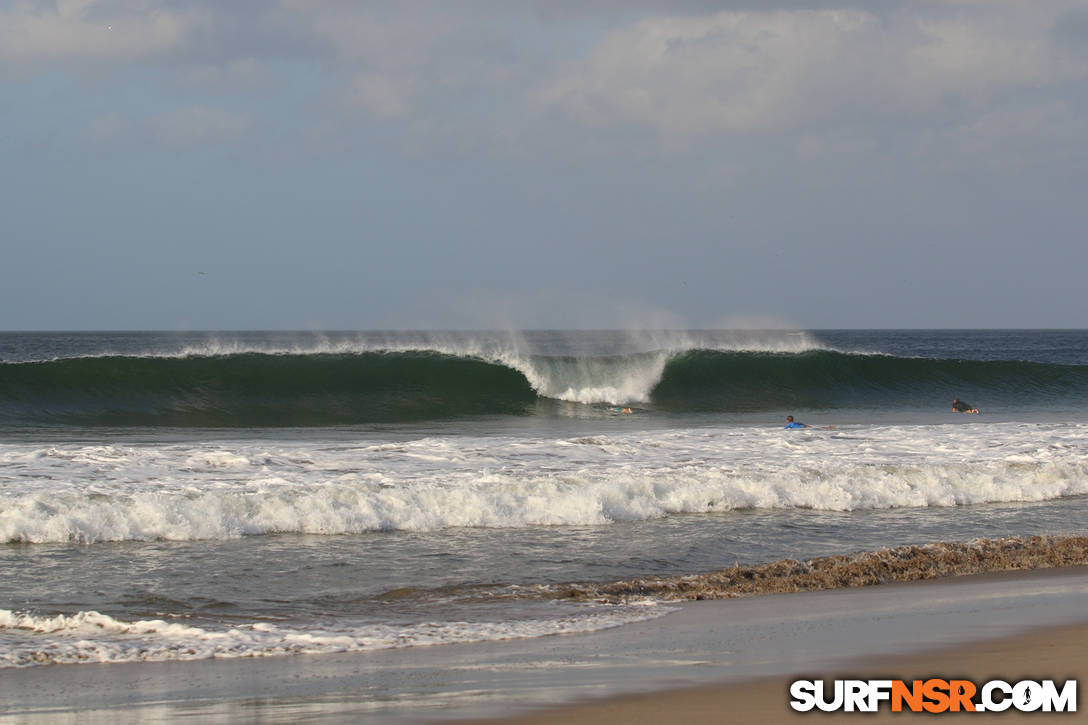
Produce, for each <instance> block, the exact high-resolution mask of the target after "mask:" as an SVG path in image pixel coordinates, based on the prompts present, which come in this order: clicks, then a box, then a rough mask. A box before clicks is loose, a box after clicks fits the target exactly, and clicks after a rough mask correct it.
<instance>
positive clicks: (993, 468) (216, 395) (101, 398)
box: [0, 330, 1088, 668]
mask: <svg viewBox="0 0 1088 725" xmlns="http://www.w3.org/2000/svg"><path fill="white" fill-rule="evenodd" d="M953 396H958V397H960V398H962V399H964V400H967V401H969V402H970V403H971V404H972V405H975V406H977V407H978V408H980V409H981V411H982V413H981V414H980V415H962V414H955V413H952V412H951V410H950V408H951V400H952V397H953ZM627 410H629V411H630V412H626V411H627ZM787 414H793V415H795V416H796V417H797V418H798V419H800V420H802V421H805V422H807V423H810V424H812V425H813V426H814V427H813V428H809V429H805V430H802V431H786V430H783V428H782V425H783V422H784V418H785V416H786V415H787ZM1086 522H1088V332H1086V331H1064V330H1063V331H761V332H738V331H658V332H648V331H642V332H616V331H605V332H558V331H550V332H523V333H498V332H463V333H417V332H412V333H409V332H383V333H321V334H316V333H227V332H224V333H190V334H175V333H72V334H61V333H7V334H0V544H2V545H0V573H2V574H3V576H2V577H0V668H5V667H32V666H60V665H70V666H78V665H79V664H80V663H87V662H139V661H148V662H152V661H168V660H191V659H202V658H210V657H217V658H223V657H252V656H291V655H295V654H302V653H318V654H319V653H333V652H351V651H367V650H374V649H380V648H389V647H420V646H427V645H441V644H444V643H451V642H463V641H477V640H487V639H505V638H513V637H538V636H543V635H549V634H558V633H576V632H586V631H592V630H595V629H601V628H606V627H616V626H622V625H624V624H625V623H629V622H633V621H638V620H642V619H646V618H650V617H657V616H662V615H665V614H667V613H668V612H669V611H671V605H668V604H665V603H660V602H655V601H652V600H645V601H631V602H627V603H625V604H601V603H594V602H577V603H575V602H566V601H561V600H556V599H554V598H552V597H549V596H547V594H548V593H549V592H551V591H554V590H556V589H557V588H561V587H562V586H564V585H566V584H570V583H577V582H589V581H593V582H607V581H613V580H617V579H623V578H629V577H638V576H645V575H651V574H659V575H667V574H688V573H696V572H703V571H709V570H713V569H717V568H722V567H726V566H732V565H733V564H734V563H740V564H760V563H765V562H769V561H773V560H776V559H780V558H784V557H793V558H798V559H807V558H811V557H815V556H822V555H828V554H848V553H854V552H859V551H868V550H874V549H880V548H883V547H889V546H896V545H901V544H917V543H929V542H940V541H962V540H968V539H972V538H976V537H1000V536H1012V535H1034V534H1083V533H1084V532H1085V529H1086Z"/></svg>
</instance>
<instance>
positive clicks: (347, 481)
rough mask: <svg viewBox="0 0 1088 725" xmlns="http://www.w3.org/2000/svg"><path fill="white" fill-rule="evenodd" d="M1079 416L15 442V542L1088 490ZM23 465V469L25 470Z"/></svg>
mask: <svg viewBox="0 0 1088 725" xmlns="http://www.w3.org/2000/svg"><path fill="white" fill-rule="evenodd" d="M1085 435H1086V431H1085V429H1084V428H1083V427H1077V426H1050V427H1033V426H1015V425H994V426H977V427H975V428H971V429H969V430H968V429H965V428H964V427H963V426H945V427H942V426H932V427H927V426H918V427H899V428H894V429H882V430H876V431H858V430H850V431H835V432H833V433H828V434H826V435H820V436H817V435H811V436H809V435H807V434H803V433H802V434H799V435H798V434H795V435H792V436H790V435H783V433H782V431H780V430H766V429H763V430H760V429H750V430H736V431H728V432H721V431H713V430H705V429H700V430H689V431H681V430H672V431H669V432H668V433H667V434H653V433H645V434H637V435H636V434H632V435H627V436H616V437H610V436H603V435H599V436H594V437H592V438H573V439H569V440H543V441H532V440H528V439H510V438H488V439H470V438H457V439H453V438H424V439H418V440H415V441H407V442H386V443H375V444H373V445H352V446H348V447H343V446H337V445H329V446H328V447H325V448H313V447H306V446H305V445H304V444H298V445H295V446H293V447H290V448H286V449H284V448H275V447H272V446H268V445H267V444H263V443H260V442H257V443H247V444H240V445H238V446H235V447H231V448H226V447H223V446H220V445H213V446H201V445H198V444H194V445H187V446H150V447H148V446H133V447H118V446H65V447H50V448H45V449H42V448H35V447H29V448H25V447H23V448H21V447H12V446H9V447H7V448H6V449H4V450H3V451H0V462H3V463H4V464H5V465H6V468H7V470H8V471H9V472H10V475H9V481H8V485H7V486H6V487H5V491H4V492H3V493H0V541H3V542H25V543H48V542H81V543H95V542H104V541H128V540H137V541H145V540H160V539H161V540H179V541H186V540H198V539H231V538H238V537H242V536H256V535H269V534H279V533H292V534H295V533H297V534H319V535H341V534H357V533H363V532H369V531H436V530H441V529H447V528H456V527H492V528H519V527H527V526H575V525H609V524H612V523H615V522H620V521H642V520H648V519H654V518H661V517H665V516H670V515H675V514H692V513H715V512H726V511H732V510H739V509H812V510H823V511H856V510H870V509H889V508H899V507H947V506H960V505H969V504H981V503H995V502H1014V501H1016V502H1030V501H1046V500H1052V499H1058V498H1062V497H1068V496H1079V495H1085V494H1088V461H1086V460H1085V458H1084V456H1083V454H1082V453H1081V451H1082V450H1083V440H1084V436H1085ZM16 472H18V473H16Z"/></svg>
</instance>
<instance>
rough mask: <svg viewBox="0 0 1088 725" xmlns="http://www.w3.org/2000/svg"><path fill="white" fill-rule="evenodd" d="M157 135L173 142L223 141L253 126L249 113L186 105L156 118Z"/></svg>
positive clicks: (187, 143) (168, 142)
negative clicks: (243, 113) (188, 106)
mask: <svg viewBox="0 0 1088 725" xmlns="http://www.w3.org/2000/svg"><path fill="white" fill-rule="evenodd" d="M152 125H153V128H154V132H155V135H156V137H157V138H158V139H159V140H160V141H162V142H164V143H166V144H168V145H170V146H189V145H193V144H199V143H208V142H215V141H222V140H225V139H230V138H234V137H236V136H240V135H241V134H243V133H245V132H246V131H247V130H249V128H250V126H251V121H250V119H249V117H248V116H246V115H242V114H236V113H231V112H229V111H223V110H219V109H214V108H201V107H193V108H183V109H180V110H177V111H171V112H169V113H165V114H162V115H160V116H158V117H157V118H155V119H154V121H153V124H152Z"/></svg>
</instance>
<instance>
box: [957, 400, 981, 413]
mask: <svg viewBox="0 0 1088 725" xmlns="http://www.w3.org/2000/svg"><path fill="white" fill-rule="evenodd" d="M952 412H953V413H977V412H978V408H976V407H974V406H972V405H971V404H970V403H965V402H963V401H962V400H960V399H959V398H952Z"/></svg>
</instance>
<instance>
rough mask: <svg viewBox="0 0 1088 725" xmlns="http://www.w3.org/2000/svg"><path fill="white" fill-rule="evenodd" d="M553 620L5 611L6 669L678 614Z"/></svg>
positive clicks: (528, 631) (270, 651) (660, 609)
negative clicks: (210, 617) (306, 622)
mask: <svg viewBox="0 0 1088 725" xmlns="http://www.w3.org/2000/svg"><path fill="white" fill-rule="evenodd" d="M548 606H550V609H551V611H550V612H549V613H548V616H543V617H540V618H535V619H521V620H518V619H515V620H511V621H497V622H496V621H483V622H464V621H445V622H419V623H415V624H404V625H396V624H376V623H355V624H353V623H351V622H349V621H344V620H341V621H338V622H337V623H336V624H335V625H332V626H329V627H328V628H320V627H315V628H313V629H305V630H303V629H298V628H294V627H289V626H282V625H277V624H273V623H270V622H255V623H252V624H247V625H242V626H235V627H224V628H220V629H212V628H209V627H197V626H192V625H190V624H186V623H184V622H180V621H166V620H161V619H153V620H140V621H132V622H128V621H123V620H119V619H115V618H113V617H110V616H108V615H105V614H100V613H99V612H93V611H92V612H78V613H76V614H72V615H63V614H61V615H56V616H35V615H32V614H28V613H21V612H14V611H11V610H7V609H0V669H3V668H10V667H30V666H34V665H44V664H74V663H93V662H164V661H170V660H199V659H210V658H216V659H227V658H238V657H274V656H281V655H294V654H328V653H336V652H363V651H369V650H379V649H391V648H394V647H420V646H428V645H438V644H450V643H454V642H479V641H490V640H502V639H517V638H526V637H544V636H548V635H556V634H573V633H579V632H592V631H596V630H601V629H607V628H610V627H618V626H622V625H624V624H629V623H632V622H638V621H643V620H646V619H652V618H654V617H659V616H662V615H664V614H668V613H669V612H671V611H674V609H673V608H671V607H668V606H665V605H660V604H652V603H644V604H641V605H626V606H603V605H589V606H580V605H572V604H569V603H564V604H560V603H552V604H551V605H548Z"/></svg>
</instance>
